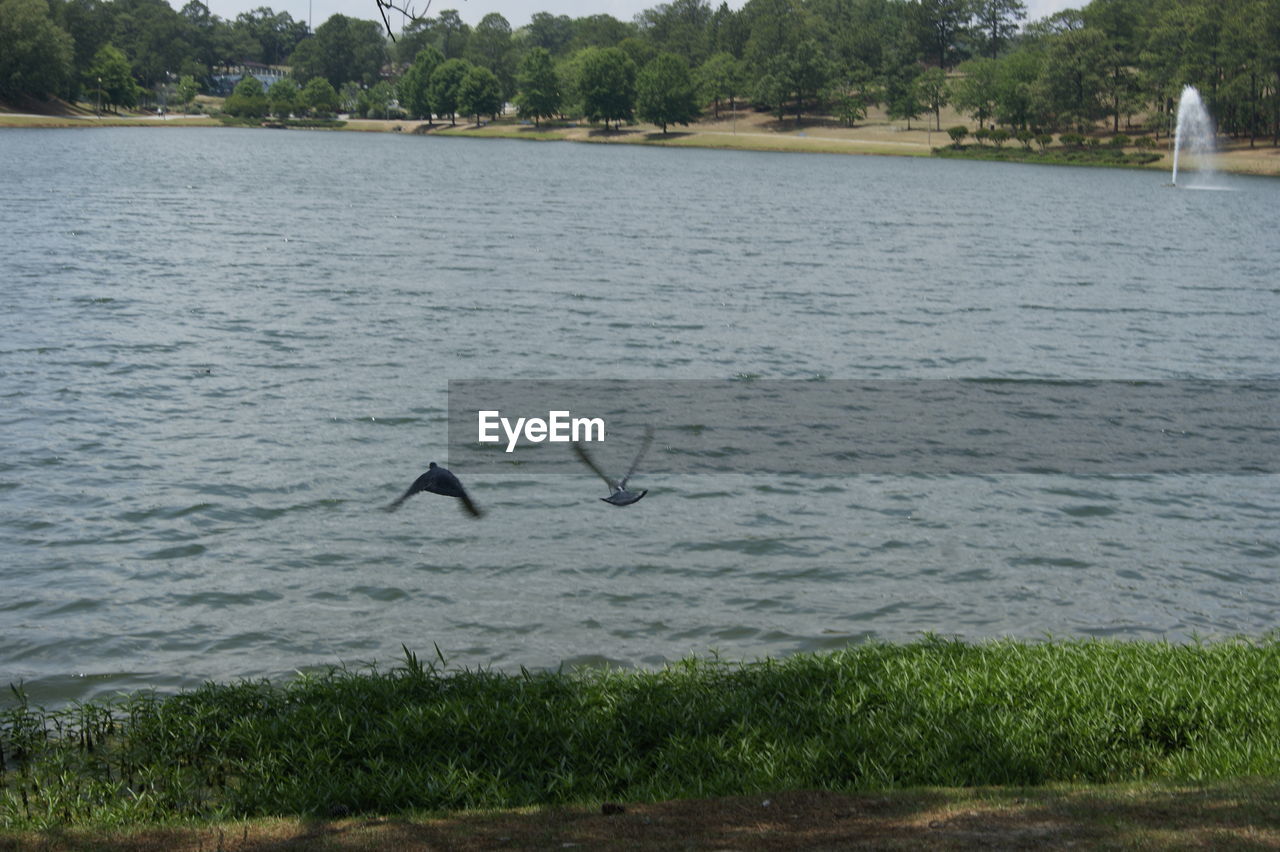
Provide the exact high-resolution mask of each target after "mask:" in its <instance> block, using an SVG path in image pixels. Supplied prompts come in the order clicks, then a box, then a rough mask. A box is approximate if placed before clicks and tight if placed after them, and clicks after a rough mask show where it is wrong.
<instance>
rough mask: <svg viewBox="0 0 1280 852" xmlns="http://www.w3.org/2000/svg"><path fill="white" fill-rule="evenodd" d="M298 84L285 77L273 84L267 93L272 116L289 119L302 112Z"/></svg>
mask: <svg viewBox="0 0 1280 852" xmlns="http://www.w3.org/2000/svg"><path fill="white" fill-rule="evenodd" d="M299 94H300V93H299V91H298V84H297V83H295V82H293V81H292V80H290V79H289V78H288V77H285V78H284V79H283V80H277V81H276V82H274V83H272V84H271V88H270V89H269V90H268V91H267V100H268V101H269V102H270V104H271V114H272V115H274V116H276V117H277V118H288V117H289V116H290V115H292V114H293V113H295V112H298V111H300V110H301V108H302V107H301V99H300V97H299Z"/></svg>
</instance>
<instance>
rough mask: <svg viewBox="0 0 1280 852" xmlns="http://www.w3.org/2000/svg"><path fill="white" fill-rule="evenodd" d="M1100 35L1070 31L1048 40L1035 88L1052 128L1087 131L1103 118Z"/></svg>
mask: <svg viewBox="0 0 1280 852" xmlns="http://www.w3.org/2000/svg"><path fill="white" fill-rule="evenodd" d="M1106 67H1107V66H1106V56H1105V44H1104V39H1103V36H1102V33H1100V32H1099V31H1097V30H1091V29H1088V28H1084V29H1079V30H1069V31H1067V32H1063V33H1060V34H1058V35H1056V36H1054V37H1053V38H1052V39H1050V40H1049V41H1048V43H1047V45H1046V50H1045V60H1044V65H1043V67H1042V71H1041V76H1040V80H1039V84H1038V91H1039V93H1040V97H1042V98H1043V109H1044V110H1045V113H1046V118H1047V119H1048V120H1049V121H1050V122H1051V123H1052V124H1053V125H1055V126H1069V125H1074V126H1076V127H1079V128H1082V129H1083V128H1084V127H1087V126H1088V125H1090V124H1092V123H1093V122H1094V121H1096V120H1097V119H1099V118H1101V117H1102V116H1103V115H1105V114H1106V107H1105V105H1104V102H1103V93H1104V91H1105V80H1104V73H1105V69H1106Z"/></svg>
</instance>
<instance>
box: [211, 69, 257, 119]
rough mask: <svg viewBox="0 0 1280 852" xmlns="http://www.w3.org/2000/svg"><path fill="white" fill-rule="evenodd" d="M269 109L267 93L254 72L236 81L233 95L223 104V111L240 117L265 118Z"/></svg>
mask: <svg viewBox="0 0 1280 852" xmlns="http://www.w3.org/2000/svg"><path fill="white" fill-rule="evenodd" d="M267 109H268V102H267V93H266V92H265V91H264V90H263V88H262V83H261V81H259V80H258V78H257V77H254V76H253V75H252V74H249V75H247V76H245V77H244V78H243V79H241V81H240V82H239V83H236V87H235V88H234V89H233V90H232V91H231V95H230V96H229V97H228V98H227V99H226V101H224V102H223V104H222V111H223V112H225V113H226V114H227V115H234V116H238V117H240V118H265V117H266V115H267Z"/></svg>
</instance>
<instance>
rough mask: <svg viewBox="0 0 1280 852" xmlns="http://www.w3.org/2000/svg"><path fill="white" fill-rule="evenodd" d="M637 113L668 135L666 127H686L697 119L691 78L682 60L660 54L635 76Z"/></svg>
mask: <svg viewBox="0 0 1280 852" xmlns="http://www.w3.org/2000/svg"><path fill="white" fill-rule="evenodd" d="M636 114H637V115H638V116H639V117H640V120H641V121H648V122H650V123H652V124H656V125H658V126H659V127H660V128H662V132H663V133H666V132H667V125H668V124H686V125H687V124H688V123H689V122H691V121H693V120H694V119H695V118H697V117H698V104H697V101H696V99H695V97H694V89H693V79H692V78H691V77H690V75H689V67H688V66H687V65H686V64H685V62H684V60H683V59H681V58H680V57H678V56H676V55H675V54H674V53H662V54H659V55H658V56H657V57H656V58H655V59H654V60H653V61H652V62H650V63H649V64H648V65H646V66H644V68H641V69H640V73H639V74H637V75H636Z"/></svg>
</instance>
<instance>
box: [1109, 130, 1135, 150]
mask: <svg viewBox="0 0 1280 852" xmlns="http://www.w3.org/2000/svg"><path fill="white" fill-rule="evenodd" d="M1132 144H1133V140H1131V139H1130V138H1129V137H1128V136H1126V135H1125V134H1123V133H1117V134H1116V135H1115V136H1112V137H1111V147H1112V148H1128V147H1129V146H1130V145H1132Z"/></svg>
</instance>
